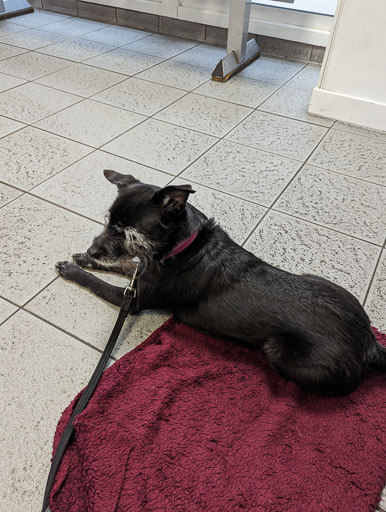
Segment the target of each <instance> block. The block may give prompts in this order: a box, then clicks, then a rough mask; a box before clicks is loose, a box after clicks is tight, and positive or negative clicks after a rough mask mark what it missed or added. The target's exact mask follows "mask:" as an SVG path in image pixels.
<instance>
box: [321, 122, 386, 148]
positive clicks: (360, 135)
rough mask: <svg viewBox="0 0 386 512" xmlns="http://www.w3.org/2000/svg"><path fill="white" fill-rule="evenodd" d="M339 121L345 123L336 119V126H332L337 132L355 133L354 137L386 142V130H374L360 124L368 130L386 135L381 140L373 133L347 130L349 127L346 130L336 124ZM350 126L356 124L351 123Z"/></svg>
mask: <svg viewBox="0 0 386 512" xmlns="http://www.w3.org/2000/svg"><path fill="white" fill-rule="evenodd" d="M337 122H342V123H343V121H335V123H334V126H332V127H331V128H334V130H335V131H337V132H343V133H348V134H349V135H353V136H354V137H363V138H364V139H370V140H373V141H374V142H380V143H381V144H386V131H381V130H373V129H372V128H366V127H364V126H358V128H365V129H366V130H369V131H370V132H371V131H374V132H375V133H380V134H381V135H385V140H379V139H377V138H376V137H372V136H371V135H363V134H362V133H355V132H352V131H350V130H347V129H346V130H345V129H344V128H342V127H339V128H336V127H335V124H336V123H337ZM350 126H355V125H350Z"/></svg>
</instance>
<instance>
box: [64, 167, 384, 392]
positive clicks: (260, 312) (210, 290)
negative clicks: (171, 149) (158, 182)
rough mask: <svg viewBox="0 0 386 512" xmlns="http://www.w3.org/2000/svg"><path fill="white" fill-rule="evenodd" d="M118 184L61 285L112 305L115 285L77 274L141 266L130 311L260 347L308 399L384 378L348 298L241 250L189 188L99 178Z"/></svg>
mask: <svg viewBox="0 0 386 512" xmlns="http://www.w3.org/2000/svg"><path fill="white" fill-rule="evenodd" d="M105 176H106V178H107V179H108V180H109V181H111V182H112V183H115V184H116V185H117V186H118V197H117V199H116V200H115V202H114V204H113V205H112V206H111V208H110V216H109V221H108V223H107V224H106V226H105V228H104V230H103V232H102V234H101V235H100V236H98V237H97V238H96V239H95V240H94V242H93V244H92V246H91V247H90V248H89V249H88V251H87V254H76V255H74V261H75V263H76V264H77V265H74V264H72V263H68V262H61V263H58V264H57V270H58V272H59V273H60V275H61V276H63V277H64V278H65V279H69V280H72V281H75V282H76V283H78V284H80V285H82V286H85V287H87V288H89V289H90V290H91V291H92V292H94V293H95V294H96V295H98V296H99V297H102V298H103V299H105V300H107V301H109V302H111V303H113V304H116V305H120V304H121V302H122V299H123V291H124V288H119V287H116V286H112V285H110V284H107V283H105V282H104V281H102V280H101V279H99V278H97V277H96V276H94V275H93V274H90V273H89V272H85V271H84V270H82V269H81V268H80V267H86V268H92V269H97V270H110V271H113V272H118V273H121V274H125V275H128V276H129V275H130V274H131V273H132V272H133V262H132V258H133V257H135V256H138V257H139V258H140V260H141V265H140V279H139V281H138V288H137V297H136V300H135V304H134V302H133V303H132V305H133V304H134V305H133V307H132V313H135V312H138V311H141V310H143V309H162V310H166V311H168V312H171V313H173V314H174V315H175V316H176V317H177V318H178V319H180V320H181V321H183V322H185V323H186V324H188V325H190V326H192V327H195V328H197V329H200V330H202V331H205V332H207V333H210V334H212V335H214V336H219V337H222V338H225V339H232V340H239V341H243V342H247V343H250V344H253V345H255V346H257V347H259V348H262V349H263V350H264V352H265V353H266V355H267V356H268V358H269V360H270V362H271V364H272V366H273V367H274V368H276V369H277V371H278V372H279V373H280V374H281V375H282V376H283V377H284V378H286V379H291V380H293V381H294V382H295V383H297V384H298V385H299V386H301V387H303V388H304V389H306V390H308V391H309V392H312V393H317V394H328V395H343V394H347V393H350V392H352V391H354V390H355V389H356V388H357V386H358V384H359V383H360V381H361V379H362V377H363V376H364V374H365V372H366V370H367V369H368V368H374V369H377V370H380V371H386V348H384V347H382V346H381V345H379V344H377V342H376V341H375V337H374V334H373V333H372V331H371V328H370V322H369V318H368V316H367V315H366V313H365V311H364V309H363V308H362V306H361V305H360V303H359V302H358V301H357V299H356V298H355V297H354V296H353V295H351V294H350V293H349V292H348V291H346V290H345V289H344V288H341V287H340V286H338V285H336V284H334V283H332V282H330V281H328V280H326V279H323V278H321V277H318V276H314V275H308V274H307V275H295V274H290V273H288V272H285V271H283V270H280V269H279V268H276V267H273V266H271V265H269V264H268V263H265V262H264V261H262V260H261V259H259V258H257V257H256V256H254V255H253V254H251V253H250V252H248V251H246V250H245V249H243V248H242V247H240V246H239V245H237V244H236V243H235V242H233V241H232V240H231V239H230V238H229V236H228V235H227V234H226V233H225V231H223V230H222V229H221V228H220V227H219V226H218V225H216V224H215V222H214V221H213V220H212V219H211V220H208V219H207V218H206V217H205V215H203V214H202V213H201V212H199V211H198V210H197V209H196V208H194V207H193V206H191V205H190V204H188V203H187V199H188V196H189V194H191V193H193V192H194V190H192V189H191V187H190V186H189V185H183V186H168V187H165V188H162V189H160V188H159V187H156V186H152V185H145V184H143V183H141V182H140V181H138V180H136V179H135V178H133V177H132V176H129V175H128V176H125V175H122V174H119V173H117V172H114V171H105Z"/></svg>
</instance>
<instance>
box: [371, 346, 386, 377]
mask: <svg viewBox="0 0 386 512" xmlns="http://www.w3.org/2000/svg"><path fill="white" fill-rule="evenodd" d="M367 361H368V363H369V366H370V368H373V369H374V370H378V371H380V372H386V347H384V346H383V345H380V344H379V343H374V344H373V345H372V346H371V349H370V350H369V352H368V356H367Z"/></svg>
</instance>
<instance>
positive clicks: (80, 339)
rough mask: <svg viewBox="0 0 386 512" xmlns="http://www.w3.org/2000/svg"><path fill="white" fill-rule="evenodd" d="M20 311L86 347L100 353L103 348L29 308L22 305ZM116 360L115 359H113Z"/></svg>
mask: <svg viewBox="0 0 386 512" xmlns="http://www.w3.org/2000/svg"><path fill="white" fill-rule="evenodd" d="M20 310H21V311H24V312H25V313H28V314H30V315H32V316H34V317H35V318H37V319H39V320H41V321H42V322H44V323H46V324H48V325H50V326H51V327H54V328H55V329H57V330H58V331H61V332H63V333H64V334H66V335H67V336H70V337H71V338H73V339H74V340H76V341H80V342H81V343H82V344H83V345H86V347H88V348H91V349H93V350H96V351H97V352H99V353H100V354H102V352H103V350H104V349H100V348H98V347H96V346H95V345H92V344H91V343H89V342H88V341H85V340H82V338H79V336H77V335H76V334H73V333H71V332H69V331H66V330H65V329H63V328H62V327H59V326H58V325H56V324H54V323H52V322H50V321H49V320H47V319H46V318H44V317H42V316H40V315H38V314H37V313H34V312H33V311H30V310H29V309H24V307H21V308H20ZM115 360H116V359H115Z"/></svg>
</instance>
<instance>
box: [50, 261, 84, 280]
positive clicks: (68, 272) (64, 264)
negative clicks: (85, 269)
mask: <svg viewBox="0 0 386 512" xmlns="http://www.w3.org/2000/svg"><path fill="white" fill-rule="evenodd" d="M55 269H56V271H57V273H58V274H59V275H60V276H62V277H64V279H68V280H70V281H76V278H77V277H78V276H79V273H80V272H82V269H81V268H79V267H78V266H77V265H74V264H73V263H70V262H69V261H59V262H58V263H57V264H56V265H55Z"/></svg>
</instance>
